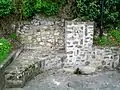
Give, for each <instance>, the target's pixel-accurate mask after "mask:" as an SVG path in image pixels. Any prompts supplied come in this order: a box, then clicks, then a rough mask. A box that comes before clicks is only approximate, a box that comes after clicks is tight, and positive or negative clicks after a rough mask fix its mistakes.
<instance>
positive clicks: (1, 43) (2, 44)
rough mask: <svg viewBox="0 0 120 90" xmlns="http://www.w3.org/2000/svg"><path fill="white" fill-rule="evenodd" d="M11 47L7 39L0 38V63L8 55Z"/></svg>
mask: <svg viewBox="0 0 120 90" xmlns="http://www.w3.org/2000/svg"><path fill="white" fill-rule="evenodd" d="M10 49H11V44H10V43H9V41H8V40H7V39H4V38H2V39H0V63H1V62H3V60H4V59H5V58H6V57H7V56H8V53H9V51H10Z"/></svg>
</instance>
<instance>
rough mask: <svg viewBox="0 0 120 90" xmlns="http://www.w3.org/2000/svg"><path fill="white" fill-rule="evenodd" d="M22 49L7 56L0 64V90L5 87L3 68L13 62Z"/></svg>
mask: <svg viewBox="0 0 120 90" xmlns="http://www.w3.org/2000/svg"><path fill="white" fill-rule="evenodd" d="M22 50H23V49H22V48H20V49H18V50H15V51H13V52H12V53H10V54H9V56H8V57H7V58H6V59H5V60H4V61H3V62H2V63H1V64H0V90H4V87H5V68H6V67H7V66H8V65H9V64H10V63H11V62H12V61H13V60H15V59H16V58H17V57H18V56H19V54H20V53H21V51H22Z"/></svg>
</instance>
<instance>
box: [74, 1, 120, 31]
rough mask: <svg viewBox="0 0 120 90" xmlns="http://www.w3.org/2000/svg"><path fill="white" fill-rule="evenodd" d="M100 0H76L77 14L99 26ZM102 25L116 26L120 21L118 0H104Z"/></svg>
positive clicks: (107, 26)
mask: <svg viewBox="0 0 120 90" xmlns="http://www.w3.org/2000/svg"><path fill="white" fill-rule="evenodd" d="M99 1H100V0H77V8H76V11H77V16H78V17H80V18H81V19H82V20H91V21H95V22H97V24H98V26H100V25H99V24H100V23H99V22H100V2H99ZM104 1H105V5H104V26H105V28H109V29H110V28H116V27H118V23H119V22H120V19H119V18H120V7H119V5H120V0H104Z"/></svg>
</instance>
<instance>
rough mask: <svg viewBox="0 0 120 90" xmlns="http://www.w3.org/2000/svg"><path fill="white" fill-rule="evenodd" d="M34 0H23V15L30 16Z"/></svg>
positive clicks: (32, 13)
mask: <svg viewBox="0 0 120 90" xmlns="http://www.w3.org/2000/svg"><path fill="white" fill-rule="evenodd" d="M34 5H35V0H23V16H25V17H31V16H33V15H34Z"/></svg>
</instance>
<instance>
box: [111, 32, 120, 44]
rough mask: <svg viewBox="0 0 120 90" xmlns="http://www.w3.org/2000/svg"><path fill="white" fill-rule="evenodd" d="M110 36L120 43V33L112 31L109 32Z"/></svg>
mask: <svg viewBox="0 0 120 90" xmlns="http://www.w3.org/2000/svg"><path fill="white" fill-rule="evenodd" d="M109 35H110V36H111V37H113V38H114V39H115V41H116V42H117V43H120V31H119V30H112V31H110V32H109Z"/></svg>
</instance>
